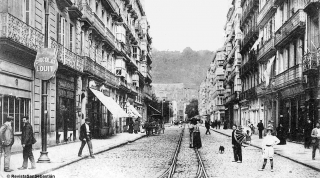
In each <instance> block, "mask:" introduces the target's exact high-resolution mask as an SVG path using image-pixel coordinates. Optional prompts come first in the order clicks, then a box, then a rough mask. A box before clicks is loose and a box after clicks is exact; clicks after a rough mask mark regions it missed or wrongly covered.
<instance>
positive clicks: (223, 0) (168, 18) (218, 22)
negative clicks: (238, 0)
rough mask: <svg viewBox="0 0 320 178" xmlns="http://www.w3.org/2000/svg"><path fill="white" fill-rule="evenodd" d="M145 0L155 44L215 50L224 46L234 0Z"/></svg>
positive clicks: (161, 47) (171, 48) (165, 47)
mask: <svg viewBox="0 0 320 178" xmlns="http://www.w3.org/2000/svg"><path fill="white" fill-rule="evenodd" d="M144 1H145V12H146V15H147V19H148V21H149V24H150V36H151V37H152V46H153V48H156V49H158V50H162V51H167V50H169V51H182V50H183V49H184V48H186V47H191V48H192V49H193V50H196V51H198V50H210V51H215V50H217V49H218V48H220V47H222V46H223V44H224V30H223V28H224V25H225V23H226V16H227V12H228V8H229V7H230V6H231V2H230V0H144Z"/></svg>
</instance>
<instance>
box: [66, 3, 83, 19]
mask: <svg viewBox="0 0 320 178" xmlns="http://www.w3.org/2000/svg"><path fill="white" fill-rule="evenodd" d="M68 13H69V16H70V18H71V19H78V18H80V17H81V16H82V13H81V10H80V9H79V4H75V5H72V6H71V7H69V8H68Z"/></svg>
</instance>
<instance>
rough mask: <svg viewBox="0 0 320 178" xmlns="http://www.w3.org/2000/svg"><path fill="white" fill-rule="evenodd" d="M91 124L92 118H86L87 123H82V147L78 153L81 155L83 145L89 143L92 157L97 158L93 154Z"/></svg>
mask: <svg viewBox="0 0 320 178" xmlns="http://www.w3.org/2000/svg"><path fill="white" fill-rule="evenodd" d="M89 124H90V120H89V119H86V120H85V123H84V124H82V125H81V127H80V137H79V139H80V140H81V147H80V150H79V153H78V156H79V157H81V155H82V150H83V147H84V146H85V145H86V143H87V144H88V147H89V152H90V157H91V158H95V157H94V156H93V152H92V143H91V139H92V132H91V129H90V127H89Z"/></svg>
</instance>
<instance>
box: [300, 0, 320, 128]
mask: <svg viewBox="0 0 320 178" xmlns="http://www.w3.org/2000/svg"><path fill="white" fill-rule="evenodd" d="M319 7H320V3H319V1H312V0H307V1H305V6H304V9H303V10H304V11H305V12H306V15H305V16H306V17H305V25H306V35H305V40H304V42H305V45H304V48H303V49H304V51H303V55H304V56H303V58H302V64H303V76H304V79H305V82H304V84H305V103H304V105H302V106H301V108H302V114H303V120H304V121H305V120H306V119H310V120H311V122H312V123H313V125H314V126H315V124H316V123H317V122H319V116H320V113H319V109H320V102H319V100H320V98H319V91H320V89H319V80H320V78H319V66H320V62H319V61H320V55H319V53H320V50H319V49H320V48H319V47H320V39H319V37H320V31H319V28H320V27H319V15H320V11H319ZM295 25H296V26H297V25H300V24H298V23H295ZM294 29H295V26H294Z"/></svg>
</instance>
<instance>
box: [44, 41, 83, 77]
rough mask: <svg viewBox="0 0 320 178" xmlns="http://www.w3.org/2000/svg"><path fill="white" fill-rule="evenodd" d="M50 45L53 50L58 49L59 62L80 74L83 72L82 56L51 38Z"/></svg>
mask: <svg viewBox="0 0 320 178" xmlns="http://www.w3.org/2000/svg"><path fill="white" fill-rule="evenodd" d="M49 43H50V45H51V48H56V49H57V60H58V61H59V62H61V63H62V64H63V65H66V66H68V67H70V68H72V69H75V70H77V71H79V72H83V66H84V59H83V58H82V57H81V56H79V55H77V54H75V53H74V52H72V51H70V50H69V49H67V48H65V47H64V46H63V45H62V44H60V43H58V42H57V41H55V40H54V39H53V38H50V41H49Z"/></svg>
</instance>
